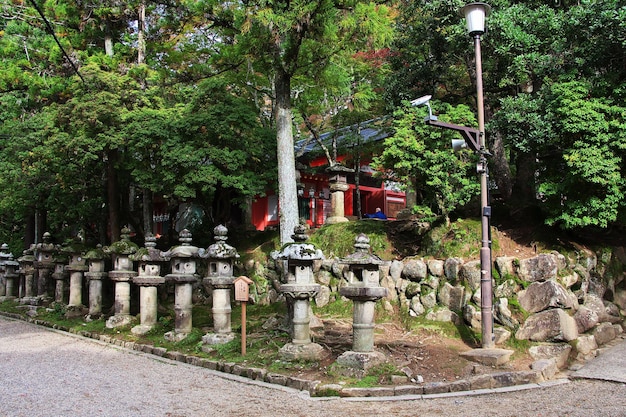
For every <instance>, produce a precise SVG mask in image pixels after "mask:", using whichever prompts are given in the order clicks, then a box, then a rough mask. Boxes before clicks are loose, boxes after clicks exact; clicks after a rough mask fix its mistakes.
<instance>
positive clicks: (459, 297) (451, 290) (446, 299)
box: [437, 282, 465, 311]
mask: <svg viewBox="0 0 626 417" xmlns="http://www.w3.org/2000/svg"><path fill="white" fill-rule="evenodd" d="M437 298H439V302H440V303H441V304H442V305H444V306H446V307H448V308H449V309H450V310H452V311H461V309H462V308H463V304H464V303H465V287H462V286H460V285H457V286H456V287H453V286H452V285H451V284H450V283H449V282H446V283H445V284H443V287H441V289H440V290H439V293H438V294H437Z"/></svg>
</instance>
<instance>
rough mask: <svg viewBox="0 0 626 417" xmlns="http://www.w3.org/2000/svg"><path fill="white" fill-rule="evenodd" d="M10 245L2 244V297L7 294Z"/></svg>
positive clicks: (0, 280) (0, 270)
mask: <svg viewBox="0 0 626 417" xmlns="http://www.w3.org/2000/svg"><path fill="white" fill-rule="evenodd" d="M9 256H10V253H9V245H7V244H6V243H3V244H2V246H0V297H4V296H6V285H7V281H6V272H7V267H6V262H7V261H8V260H9Z"/></svg>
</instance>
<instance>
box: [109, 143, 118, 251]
mask: <svg viewBox="0 0 626 417" xmlns="http://www.w3.org/2000/svg"><path fill="white" fill-rule="evenodd" d="M116 161H117V150H110V151H109V153H108V158H107V200H108V203H109V227H110V229H111V242H117V241H118V240H120V203H119V190H118V188H119V187H118V184H117V172H116V171H115V162H116Z"/></svg>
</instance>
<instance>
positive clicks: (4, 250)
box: [0, 243, 13, 262]
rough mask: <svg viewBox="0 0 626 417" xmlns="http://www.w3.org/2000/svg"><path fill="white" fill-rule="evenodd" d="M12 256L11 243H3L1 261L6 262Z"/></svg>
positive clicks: (0, 252) (0, 251)
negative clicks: (10, 251)
mask: <svg viewBox="0 0 626 417" xmlns="http://www.w3.org/2000/svg"><path fill="white" fill-rule="evenodd" d="M12 257H13V255H12V254H11V253H9V245H8V244H6V243H3V244H2V246H0V262H4V261H6V260H8V259H9V258H12Z"/></svg>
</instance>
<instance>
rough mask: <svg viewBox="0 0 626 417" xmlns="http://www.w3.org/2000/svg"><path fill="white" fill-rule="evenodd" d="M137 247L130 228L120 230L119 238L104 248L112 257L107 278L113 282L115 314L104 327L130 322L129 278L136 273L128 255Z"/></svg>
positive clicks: (111, 327) (114, 326)
mask: <svg viewBox="0 0 626 417" xmlns="http://www.w3.org/2000/svg"><path fill="white" fill-rule="evenodd" d="M137 249H139V247H138V246H137V245H136V244H134V243H133V242H131V241H130V229H129V228H127V227H124V228H122V230H121V239H120V240H119V241H117V242H115V243H113V244H111V246H109V247H108V248H105V249H104V251H105V252H108V253H110V254H111V256H112V258H113V270H112V271H109V278H111V281H113V282H115V303H114V311H115V314H114V315H113V316H111V317H109V319H108V320H107V322H106V327H108V328H109V329H113V328H116V327H122V326H126V325H128V324H130V322H131V321H132V318H131V316H130V280H131V278H133V277H134V276H136V275H137V272H135V271H133V261H131V260H130V255H132V254H133V253H135V252H137Z"/></svg>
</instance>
